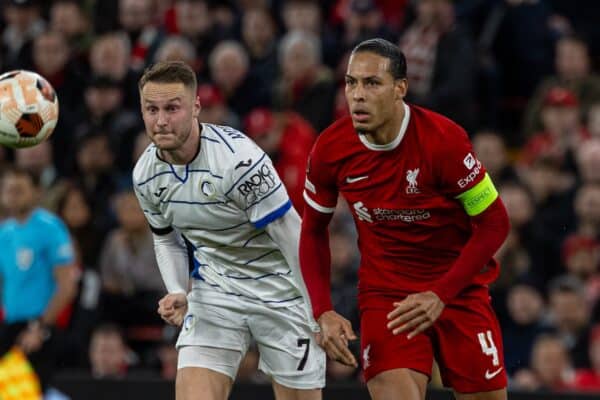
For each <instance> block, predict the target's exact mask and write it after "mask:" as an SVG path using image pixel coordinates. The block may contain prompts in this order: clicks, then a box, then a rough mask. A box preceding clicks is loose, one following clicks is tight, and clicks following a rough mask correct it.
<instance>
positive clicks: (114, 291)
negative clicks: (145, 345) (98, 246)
mask: <svg viewBox="0 0 600 400" xmlns="http://www.w3.org/2000/svg"><path fill="white" fill-rule="evenodd" d="M113 203H114V208H115V211H116V214H117V221H118V224H119V225H118V227H117V228H116V229H114V230H113V231H111V232H110V233H109V234H108V236H107V238H106V241H105V243H104V246H103V248H102V251H101V255H100V277H101V279H102V289H103V300H102V302H103V309H104V310H103V313H102V314H103V319H105V320H111V321H116V322H118V323H119V325H120V326H123V327H128V326H131V325H141V324H155V325H160V324H161V320H160V318H159V316H158V315H157V314H156V304H158V300H160V298H161V297H162V296H163V295H164V292H165V287H164V285H163V283H162V280H161V277H160V273H159V271H158V266H157V264H156V256H155V254H154V246H153V243H152V233H151V232H150V229H149V228H148V224H147V223H146V219H145V218H144V213H143V212H142V210H141V209H140V207H139V205H138V203H137V200H136V198H135V194H134V193H133V191H132V190H126V191H122V192H120V193H118V194H117V195H115V196H114V198H113Z"/></svg>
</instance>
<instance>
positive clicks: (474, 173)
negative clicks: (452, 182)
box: [456, 160, 481, 188]
mask: <svg viewBox="0 0 600 400" xmlns="http://www.w3.org/2000/svg"><path fill="white" fill-rule="evenodd" d="M480 172H481V162H480V161H479V160H477V166H475V168H473V170H472V171H471V172H469V175H467V176H465V177H464V178H462V179H459V180H458V182H456V183H457V184H458V187H460V188H464V187H465V186H467V185H468V184H469V183H471V182H473V181H474V180H475V178H476V177H477V175H479V173H480Z"/></svg>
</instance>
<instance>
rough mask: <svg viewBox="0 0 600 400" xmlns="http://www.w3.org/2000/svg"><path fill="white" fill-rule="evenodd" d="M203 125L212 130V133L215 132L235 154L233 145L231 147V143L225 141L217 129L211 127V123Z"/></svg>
mask: <svg viewBox="0 0 600 400" xmlns="http://www.w3.org/2000/svg"><path fill="white" fill-rule="evenodd" d="M205 126H207V127H208V129H210V130H211V131H213V132H214V133H216V134H217V135H218V136H219V137H220V138H221V140H222V141H223V143H225V144H226V145H227V147H229V150H231V152H232V153H234V154H235V151H234V150H233V147H231V145H230V144H229V143H227V140H225V138H224V137H223V135H221V134H220V133H219V131H218V130H216V129H215V128H213V127H212V126H211V125H208V124H207V125H205Z"/></svg>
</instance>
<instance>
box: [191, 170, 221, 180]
mask: <svg viewBox="0 0 600 400" xmlns="http://www.w3.org/2000/svg"><path fill="white" fill-rule="evenodd" d="M188 172H208V173H209V174H210V176H212V177H213V178H218V179H223V177H222V176H221V175H215V174H213V173H212V172H211V171H210V170H208V169H190V170H189V171H188Z"/></svg>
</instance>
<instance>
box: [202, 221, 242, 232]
mask: <svg viewBox="0 0 600 400" xmlns="http://www.w3.org/2000/svg"><path fill="white" fill-rule="evenodd" d="M249 223H250V221H246V222H242V223H241V224H237V225H233V226H229V227H227V228H219V229H207V228H203V229H202V230H204V231H210V232H222V231H228V230H229V229H235V228H239V227H240V226H242V225H246V224H249Z"/></svg>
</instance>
